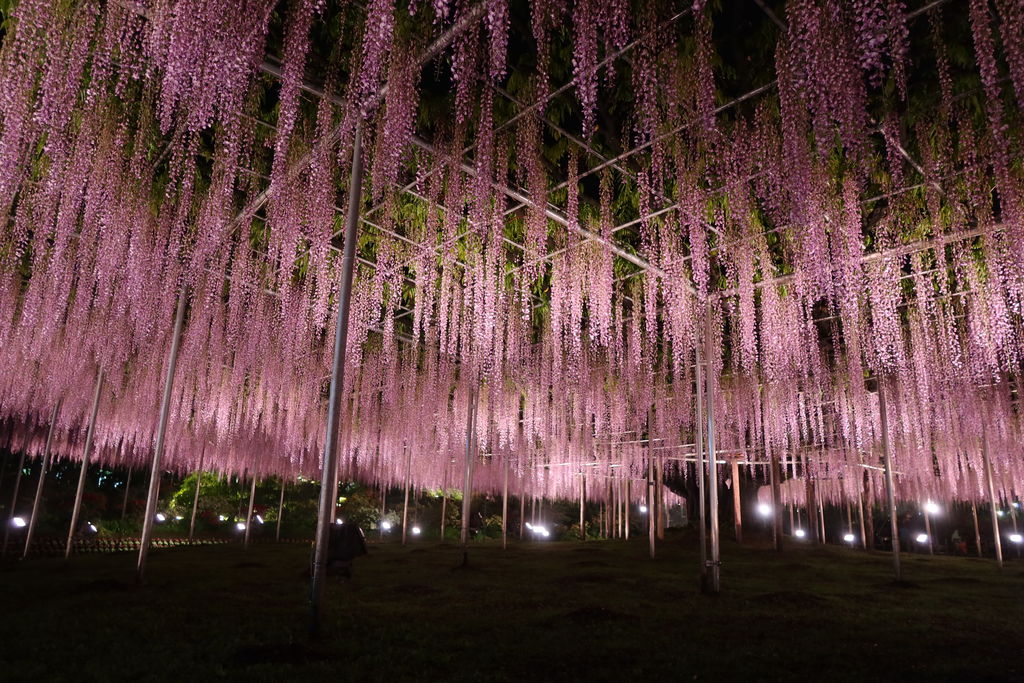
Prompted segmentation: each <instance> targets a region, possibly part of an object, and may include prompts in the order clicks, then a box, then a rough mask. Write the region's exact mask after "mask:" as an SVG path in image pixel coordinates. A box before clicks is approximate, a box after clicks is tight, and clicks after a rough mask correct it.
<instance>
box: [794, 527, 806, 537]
mask: <svg viewBox="0 0 1024 683" xmlns="http://www.w3.org/2000/svg"><path fill="white" fill-rule="evenodd" d="M793 535H794V536H796V537H797V538H803V537H804V536H806V535H807V532H806V531H804V530H803V529H797V530H796V531H794V532H793Z"/></svg>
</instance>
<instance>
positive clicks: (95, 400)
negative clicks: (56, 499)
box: [64, 370, 103, 560]
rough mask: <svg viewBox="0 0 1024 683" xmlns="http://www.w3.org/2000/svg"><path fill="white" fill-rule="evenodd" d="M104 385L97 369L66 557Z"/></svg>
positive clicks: (77, 512)
mask: <svg viewBox="0 0 1024 683" xmlns="http://www.w3.org/2000/svg"><path fill="white" fill-rule="evenodd" d="M102 386H103V370H97V371H96V390H95V391H94V392H93V396H92V412H91V413H90V414H89V427H88V429H87V430H86V432H85V449H84V450H83V451H82V468H81V470H79V472H78V488H76V489H75V504H74V507H73V508H71V524H70V525H69V526H68V542H67V545H65V546H64V559H65V560H66V559H68V558H70V557H71V548H72V544H73V543H74V540H75V527H76V526H77V525H78V515H79V513H80V512H81V510H82V496H83V495H84V494H85V477H86V474H87V473H88V471H89V455H90V454H91V453H92V439H93V435H94V434H95V433H96V413H97V412H98V411H99V407H100V388H101V387H102Z"/></svg>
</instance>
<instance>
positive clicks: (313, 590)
mask: <svg viewBox="0 0 1024 683" xmlns="http://www.w3.org/2000/svg"><path fill="white" fill-rule="evenodd" d="M362 194H363V129H362V122H361V121H360V122H358V123H357V124H356V127H355V137H354V139H353V141H352V176H351V178H350V181H349V187H348V214H347V215H346V217H345V243H344V251H343V252H342V260H341V284H340V288H339V290H338V318H337V322H336V324H335V327H334V356H333V358H332V360H331V390H330V395H329V398H328V403H327V430H326V435H325V438H324V457H323V462H322V463H321V471H320V501H319V508H318V511H317V521H316V548H315V550H314V551H313V579H312V583H311V585H310V594H309V608H310V609H309V615H310V620H309V632H310V635H311V636H313V637H316V636H318V635H319V633H320V617H321V612H322V610H323V598H324V589H325V588H326V583H327V546H328V543H329V542H330V537H331V525H332V524H333V523H334V520H333V519H332V518H333V517H334V506H335V496H337V489H334V490H331V488H330V487H331V484H332V483H333V482H334V477H335V472H337V469H338V429H339V426H340V423H341V396H342V392H343V391H344V387H345V352H346V350H347V347H348V317H349V308H350V304H351V300H352V275H353V271H354V266H355V254H356V239H357V236H358V232H359V207H360V204H361V203H362Z"/></svg>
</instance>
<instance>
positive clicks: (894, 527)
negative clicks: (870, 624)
mask: <svg viewBox="0 0 1024 683" xmlns="http://www.w3.org/2000/svg"><path fill="white" fill-rule="evenodd" d="M884 384H885V382H884V381H883V380H882V378H881V377H879V378H878V417H879V421H880V422H881V423H882V458H883V459H884V461H885V494H886V497H887V498H888V503H889V524H890V530H891V533H892V568H893V571H894V572H895V573H896V580H897V581H900V580H902V579H903V573H902V572H901V571H900V532H899V520H897V519H896V486H895V484H893V478H892V453H891V452H890V450H889V413H888V411H887V410H886V404H885V387H884Z"/></svg>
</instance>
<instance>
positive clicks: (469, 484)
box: [459, 384, 476, 566]
mask: <svg viewBox="0 0 1024 683" xmlns="http://www.w3.org/2000/svg"><path fill="white" fill-rule="evenodd" d="M466 423H467V424H466V471H465V478H464V479H463V484H462V533H461V535H460V537H459V540H460V542H461V543H462V565H463V566H465V565H466V564H467V563H468V562H469V515H470V510H471V508H472V500H473V443H474V441H475V440H476V387H475V386H473V385H472V384H470V386H469V405H468V406H467V410H466Z"/></svg>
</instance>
